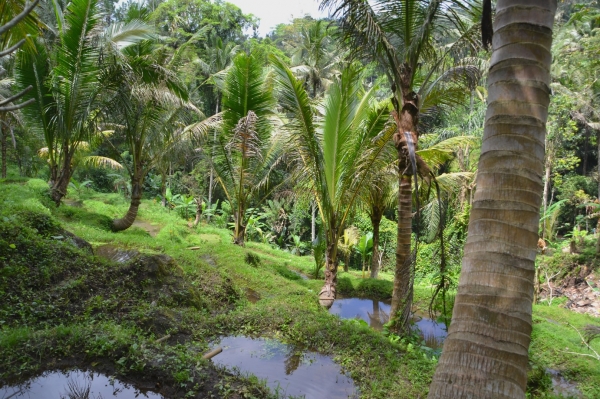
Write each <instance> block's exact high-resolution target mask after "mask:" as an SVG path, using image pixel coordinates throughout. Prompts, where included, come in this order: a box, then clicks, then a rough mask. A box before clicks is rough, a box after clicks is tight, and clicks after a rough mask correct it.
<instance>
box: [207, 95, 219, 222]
mask: <svg viewBox="0 0 600 399" xmlns="http://www.w3.org/2000/svg"><path fill="white" fill-rule="evenodd" d="M218 113H219V97H218V94H217V107H216V109H215V115H216V114H218ZM216 142H217V129H214V132H213V149H214V146H215V143H216ZM214 184H215V170H214V168H213V167H212V165H211V166H210V178H209V180H208V209H210V206H211V205H212V195H213V186H214ZM207 219H208V221H210V213H209V214H208V216H207Z"/></svg>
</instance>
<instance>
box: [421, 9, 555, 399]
mask: <svg viewBox="0 0 600 399" xmlns="http://www.w3.org/2000/svg"><path fill="white" fill-rule="evenodd" d="M556 3H557V2H556V1H540V2H536V9H535V10H536V11H535V13H531V9H530V8H529V5H530V4H531V3H530V2H527V1H523V0H499V1H498V2H497V6H496V13H497V14H496V15H497V17H496V20H495V23H494V42H493V53H492V61H491V65H490V74H489V77H488V87H489V96H488V111H487V117H486V122H485V129H484V137H483V145H482V148H481V157H480V160H479V168H478V172H477V178H476V183H477V191H476V193H475V198H474V201H473V206H472V210H471V218H470V221H469V230H468V236H467V243H466V245H465V254H464V257H463V265H462V272H461V275H460V280H459V285H458V293H457V295H456V300H455V304H454V311H453V314H452V323H451V324H450V328H449V331H448V338H446V341H445V342H444V349H443V352H442V355H441V357H440V360H439V364H438V366H437V369H436V373H435V375H434V378H433V382H432V384H431V387H430V391H429V396H428V398H430V399H432V398H465V397H473V398H525V387H526V384H527V369H528V364H529V362H528V360H529V359H528V348H529V342H530V339H531V330H532V319H531V304H532V299H533V279H534V273H535V271H534V270H535V265H534V260H535V257H536V249H537V248H536V247H537V240H538V223H539V213H540V205H541V202H542V199H541V193H542V174H543V170H544V137H545V134H546V131H545V130H546V129H545V124H546V119H547V115H548V113H547V110H548V104H549V102H550V89H549V84H550V62H551V60H552V55H551V45H552V25H553V21H554V14H555V12H556V6H557V4H556ZM524 38H526V39H527V40H524Z"/></svg>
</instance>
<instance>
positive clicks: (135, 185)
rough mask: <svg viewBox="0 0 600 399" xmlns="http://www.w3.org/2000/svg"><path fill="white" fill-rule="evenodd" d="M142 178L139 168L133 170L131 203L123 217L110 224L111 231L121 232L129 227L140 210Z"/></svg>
mask: <svg viewBox="0 0 600 399" xmlns="http://www.w3.org/2000/svg"><path fill="white" fill-rule="evenodd" d="M143 184H144V176H143V174H142V172H141V167H139V168H136V170H134V173H133V176H132V177H131V202H130V203H129V209H128V210H127V213H126V214H125V216H123V217H122V218H121V219H115V220H113V222H112V230H113V231H123V230H127V229H128V228H130V227H131V225H132V224H133V222H135V218H136V217H137V214H138V209H139V208H140V203H141V202H142V193H143V187H144V186H143Z"/></svg>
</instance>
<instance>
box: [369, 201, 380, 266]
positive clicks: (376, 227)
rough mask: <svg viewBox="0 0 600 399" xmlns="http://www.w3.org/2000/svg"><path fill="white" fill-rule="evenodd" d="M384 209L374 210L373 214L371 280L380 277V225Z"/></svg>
mask: <svg viewBox="0 0 600 399" xmlns="http://www.w3.org/2000/svg"><path fill="white" fill-rule="evenodd" d="M382 216H383V209H382V210H381V212H379V208H377V209H373V210H372V212H371V226H372V227H373V256H372V257H371V278H377V276H378V275H379V225H380V224H381V217H382Z"/></svg>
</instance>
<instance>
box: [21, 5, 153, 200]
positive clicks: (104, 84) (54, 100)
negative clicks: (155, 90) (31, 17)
mask: <svg viewBox="0 0 600 399" xmlns="http://www.w3.org/2000/svg"><path fill="white" fill-rule="evenodd" d="M55 8H56V10H55V11H56V13H57V15H59V17H58V18H57V20H58V25H59V26H58V44H57V45H56V46H55V47H52V48H51V49H50V53H48V51H47V46H46V45H45V44H43V43H42V42H41V39H37V40H36V41H35V43H34V50H33V51H29V52H22V53H21V54H20V57H19V58H20V59H19V64H18V67H17V71H16V72H17V73H16V81H17V83H18V84H19V85H20V86H21V87H22V88H26V87H29V86H32V87H33V90H31V91H30V92H29V93H27V95H26V96H25V98H30V99H34V100H35V103H34V105H31V106H29V107H25V108H24V113H25V115H26V116H27V117H28V119H29V121H30V122H31V124H32V125H33V126H34V127H35V128H36V129H37V130H38V131H40V132H41V133H43V135H44V138H45V141H46V146H47V148H48V161H49V166H50V179H49V185H50V191H51V197H52V199H53V200H54V201H55V202H56V204H57V206H58V205H59V204H60V200H61V198H62V197H63V196H64V195H65V194H66V191H67V186H68V184H69V181H70V179H71V176H72V174H73V171H74V168H73V157H74V155H75V153H76V152H77V150H78V147H79V145H80V144H81V143H83V142H85V141H86V138H88V137H90V136H92V135H94V134H95V133H96V132H98V131H99V129H98V123H99V121H100V119H101V117H102V115H103V113H102V107H103V106H104V105H106V104H104V103H103V102H102V96H103V95H105V94H106V92H107V91H110V89H111V88H112V85H113V84H114V82H115V79H114V76H113V75H111V72H110V69H108V68H103V66H102V65H101V64H100V62H101V60H102V59H103V58H102V57H101V51H100V50H101V46H103V45H105V46H110V47H116V48H126V46H128V45H130V44H132V43H135V42H136V41H138V40H141V39H143V38H146V37H147V36H148V35H149V31H148V29H146V28H145V26H143V25H142V24H140V23H138V22H132V23H129V24H119V25H118V26H113V27H112V28H110V27H109V29H107V30H106V31H105V32H104V34H103V35H99V34H98V33H99V29H98V28H99V26H100V22H101V18H100V16H99V14H98V13H97V1H96V0H74V1H72V2H71V3H69V5H68V6H67V9H66V13H65V14H64V15H62V12H61V10H60V9H59V8H58V5H57V4H55Z"/></svg>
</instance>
